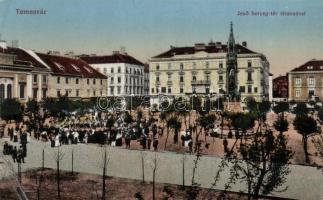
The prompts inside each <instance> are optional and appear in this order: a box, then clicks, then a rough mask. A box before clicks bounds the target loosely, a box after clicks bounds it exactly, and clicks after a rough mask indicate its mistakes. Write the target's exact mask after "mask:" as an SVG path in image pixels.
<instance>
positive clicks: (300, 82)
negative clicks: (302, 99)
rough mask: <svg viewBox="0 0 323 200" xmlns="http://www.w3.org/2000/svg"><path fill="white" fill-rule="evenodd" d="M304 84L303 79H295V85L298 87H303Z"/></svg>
mask: <svg viewBox="0 0 323 200" xmlns="http://www.w3.org/2000/svg"><path fill="white" fill-rule="evenodd" d="M301 84H302V79H301V78H295V85H296V86H301Z"/></svg>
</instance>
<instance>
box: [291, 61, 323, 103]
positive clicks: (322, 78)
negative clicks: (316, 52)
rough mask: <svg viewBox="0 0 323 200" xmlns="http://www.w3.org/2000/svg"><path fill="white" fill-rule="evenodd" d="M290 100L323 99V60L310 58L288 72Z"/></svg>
mask: <svg viewBox="0 0 323 200" xmlns="http://www.w3.org/2000/svg"><path fill="white" fill-rule="evenodd" d="M288 85H289V91H288V93H289V100H294V101H308V100H309V99H315V98H319V99H321V100H323V60H314V59H313V60H310V61H308V62H306V63H304V64H302V65H301V66H299V67H297V68H295V69H293V70H291V71H290V72H289V73H288Z"/></svg>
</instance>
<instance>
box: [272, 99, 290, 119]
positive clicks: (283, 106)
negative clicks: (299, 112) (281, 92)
mask: <svg viewBox="0 0 323 200" xmlns="http://www.w3.org/2000/svg"><path fill="white" fill-rule="evenodd" d="M273 111H274V112H275V113H276V114H280V113H281V115H282V117H283V118H284V113H285V112H287V111H289V104H288V103H287V102H283V101H282V102H278V103H277V105H276V106H274V107H273Z"/></svg>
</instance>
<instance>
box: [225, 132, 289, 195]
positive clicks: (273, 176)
mask: <svg viewBox="0 0 323 200" xmlns="http://www.w3.org/2000/svg"><path fill="white" fill-rule="evenodd" d="M226 156H227V157H226V159H227V162H229V163H231V164H232V165H231V167H230V177H229V179H228V180H229V181H228V182H227V183H226V185H225V189H226V190H227V189H230V188H231V185H232V184H234V183H236V182H237V181H240V182H241V181H242V182H246V184H247V192H248V197H249V198H248V199H251V198H254V199H258V197H259V195H260V194H263V195H267V194H271V193H272V192H273V191H276V190H277V189H279V188H280V187H282V186H283V184H284V183H285V182H286V176H287V175H288V174H289V172H290V170H289V166H288V162H289V160H290V159H291V158H292V156H293V153H292V151H291V150H290V149H289V148H288V147H287V141H286V138H285V136H283V135H279V136H275V135H274V134H273V133H272V131H270V130H266V132H265V134H262V133H260V132H258V133H255V135H254V138H253V139H252V141H251V142H250V143H246V144H243V145H241V146H240V147H239V148H238V150H237V151H236V152H233V153H230V154H227V155H226ZM238 158H241V160H240V159H238Z"/></svg>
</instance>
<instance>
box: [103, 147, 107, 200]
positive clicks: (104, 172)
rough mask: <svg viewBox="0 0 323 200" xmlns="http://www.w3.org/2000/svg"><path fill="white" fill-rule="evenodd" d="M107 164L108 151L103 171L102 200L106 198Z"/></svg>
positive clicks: (105, 152) (105, 155)
mask: <svg viewBox="0 0 323 200" xmlns="http://www.w3.org/2000/svg"><path fill="white" fill-rule="evenodd" d="M106 165H107V151H106V149H105V151H104V163H103V172H102V200H105V193H106V191H105V177H106Z"/></svg>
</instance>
